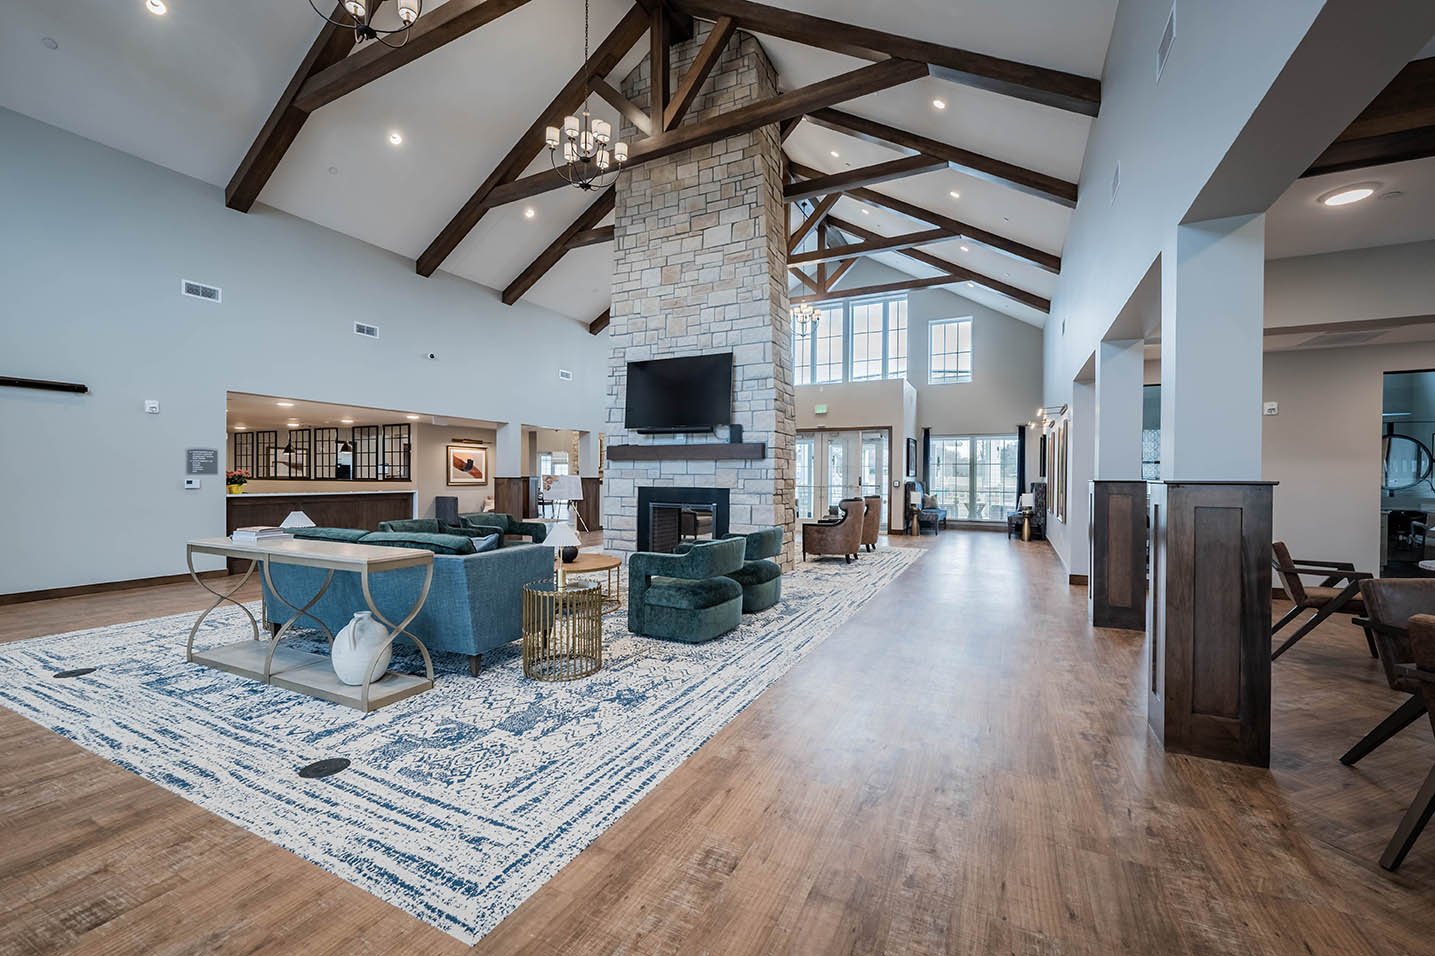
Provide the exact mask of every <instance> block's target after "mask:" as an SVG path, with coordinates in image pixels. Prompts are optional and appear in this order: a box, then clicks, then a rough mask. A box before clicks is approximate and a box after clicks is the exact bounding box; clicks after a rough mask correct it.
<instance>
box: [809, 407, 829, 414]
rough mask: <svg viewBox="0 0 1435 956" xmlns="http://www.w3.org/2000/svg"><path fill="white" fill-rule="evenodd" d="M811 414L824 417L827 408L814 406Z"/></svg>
mask: <svg viewBox="0 0 1435 956" xmlns="http://www.w3.org/2000/svg"><path fill="white" fill-rule="evenodd" d="M812 412H813V414H814V415H826V414H827V406H826V405H818V406H816V407H814V408H813V409H812Z"/></svg>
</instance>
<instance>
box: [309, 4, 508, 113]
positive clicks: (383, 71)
mask: <svg viewBox="0 0 1435 956" xmlns="http://www.w3.org/2000/svg"><path fill="white" fill-rule="evenodd" d="M527 2H528V0H448V2H447V3H445V4H443V5H442V6H439V7H434V8H433V9H432V10H431V11H430V12H428V13H425V14H424V15H423V16H421V17H419V18H418V19H417V20H415V21H414V25H413V26H412V27H410V28H409V30H408V33H407V34H406V37H405V40H404V43H403V45H402V46H392V47H391V46H384V45H383V44H382V43H370V44H369V45H368V46H365V47H363V48H361V49H360V50H359V51H358V52H356V53H354V54H352V55H351V56H347V57H345V58H344V59H343V60H340V61H339V62H337V63H334V64H333V65H331V66H329V67H327V68H326V69H324V70H321V71H320V72H318V73H316V74H315V75H313V76H311V77H309V78H308V79H307V80H306V81H305V83H304V86H303V88H302V89H300V90H299V95H298V96H297V97H295V100H294V105H295V106H297V107H298V108H299V109H301V110H304V111H306V112H309V113H312V112H314V111H315V110H317V109H318V108H319V107H321V106H324V105H326V104H328V103H332V102H334V101H335V100H337V99H338V98H339V97H341V96H344V95H345V94H347V93H352V92H354V91H355V90H357V89H358V88H359V87H361V86H363V85H364V84H366V83H372V82H373V81H374V80H377V79H378V78H379V77H381V76H387V75H388V74H390V73H392V72H393V71H394V70H397V69H398V68H399V67H401V66H405V65H407V64H409V63H412V62H413V61H414V60H417V59H418V58H419V57H421V56H423V55H424V54H426V53H432V52H433V51H434V50H437V49H438V48H439V47H441V46H443V45H444V44H446V43H451V42H453V41H454V40H457V39H458V38H459V37H463V36H467V35H468V34H470V33H472V32H473V31H474V30H477V29H478V28H479V27H482V26H485V25H487V24H489V23H492V22H493V21H494V20H497V19H498V18H499V17H501V16H503V15H504V14H505V13H509V12H511V11H513V10H516V9H518V8H519V7H521V6H523V5H524V4H525V3H527Z"/></svg>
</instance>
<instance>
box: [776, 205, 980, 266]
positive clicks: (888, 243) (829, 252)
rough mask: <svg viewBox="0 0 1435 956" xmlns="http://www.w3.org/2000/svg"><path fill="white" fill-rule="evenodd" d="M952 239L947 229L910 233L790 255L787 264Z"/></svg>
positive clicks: (837, 223)
mask: <svg viewBox="0 0 1435 956" xmlns="http://www.w3.org/2000/svg"><path fill="white" fill-rule="evenodd" d="M827 223H829V224H831V225H835V226H837V228H839V229H847V228H849V226H848V224H847V223H844V222H842V221H841V220H833V219H831V218H830V217H829V218H828V220H827ZM951 238H953V237H952V234H951V232H949V231H948V230H946V229H928V230H926V231H924V232H909V233H906V234H905V235H901V236H882V237H879V238H876V239H867V240H864V241H862V242H857V243H851V244H849V245H845V246H830V247H827V248H819V249H815V250H813V251H812V252H800V253H797V254H795V255H789V256H788V257H787V264H788V266H789V267H791V268H795V267H796V266H799V265H805V264H807V263H809V262H837V261H839V260H842V259H850V258H853V257H854V256H856V257H861V256H871V255H875V254H877V253H879V252H897V251H900V250H902V249H911V248H912V247H914V246H929V245H931V244H932V243H934V242H943V241H945V240H947V239H951Z"/></svg>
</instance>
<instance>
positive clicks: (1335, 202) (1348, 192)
mask: <svg viewBox="0 0 1435 956" xmlns="http://www.w3.org/2000/svg"><path fill="white" fill-rule="evenodd" d="M1379 188H1380V184H1379V183H1351V184H1350V185H1349V186H1341V187H1339V188H1337V189H1332V190H1331V191H1330V192H1326V193H1321V194H1320V197H1319V199H1318V201H1319V202H1320V204H1321V205H1322V206H1349V205H1350V204H1351V203H1357V202H1360V201H1361V200H1362V199H1369V198H1370V197H1371V196H1374V195H1375V191H1376V190H1377V189H1379Z"/></svg>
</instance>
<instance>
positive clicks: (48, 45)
mask: <svg viewBox="0 0 1435 956" xmlns="http://www.w3.org/2000/svg"><path fill="white" fill-rule="evenodd" d="M40 45H41V46H43V47H44V48H45V49H47V50H58V49H59V48H60V43H59V41H58V40H56V39H55V38H54V37H40Z"/></svg>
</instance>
